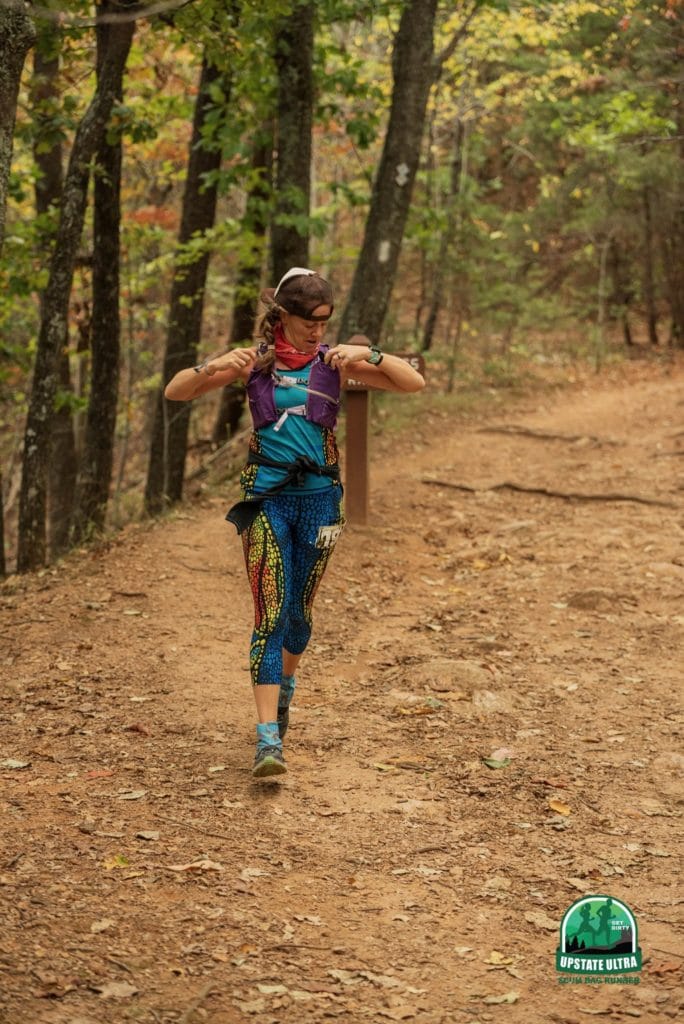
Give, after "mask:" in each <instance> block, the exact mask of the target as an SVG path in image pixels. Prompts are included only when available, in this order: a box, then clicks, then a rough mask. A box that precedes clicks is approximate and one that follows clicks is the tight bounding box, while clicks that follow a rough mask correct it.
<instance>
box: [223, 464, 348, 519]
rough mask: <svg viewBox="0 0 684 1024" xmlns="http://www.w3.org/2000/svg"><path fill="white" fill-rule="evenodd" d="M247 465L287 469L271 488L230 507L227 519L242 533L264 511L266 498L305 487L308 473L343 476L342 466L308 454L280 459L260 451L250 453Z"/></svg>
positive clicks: (335, 476) (329, 476)
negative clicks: (293, 488)
mask: <svg viewBox="0 0 684 1024" xmlns="http://www.w3.org/2000/svg"><path fill="white" fill-rule="evenodd" d="M247 464H248V465H250V466H270V467H271V469H284V470H285V476H284V477H283V479H282V480H281V481H280V483H277V484H274V486H273V487H270V488H269V489H268V490H267V491H263V492H262V493H261V494H255V495H253V496H252V497H251V498H245V499H244V501H238V502H237V503H236V504H235V505H233V507H232V508H230V509H229V510H228V513H227V514H226V519H227V520H228V522H229V523H232V524H233V526H234V527H235V529H236V530H237V532H238V533H242V532H243V530H246V529H248V528H249V527H250V526H251V525H252V523H253V522H254V520H255V519H256V517H257V516H258V514H259V512H260V511H261V506H262V505H263V503H264V501H265V500H266V498H272V497H273V496H274V495H275V494H280V493H281V492H282V491H284V490H285V488H286V487H291V486H295V487H303V486H304V480H305V477H306V475H307V473H312V474H313V475H314V476H325V477H328V479H329V480H335V481H337V482H339V479H340V467H339V466H338V465H337V464H335V465H334V466H319V465H318V463H316V462H314V461H313V459H310V458H309V456H308V455H298V456H297V458H296V459H295V460H294V462H278V461H277V460H276V459H269V458H267V457H266V456H265V455H260V454H259V453H258V452H250V453H249V456H248V458H247Z"/></svg>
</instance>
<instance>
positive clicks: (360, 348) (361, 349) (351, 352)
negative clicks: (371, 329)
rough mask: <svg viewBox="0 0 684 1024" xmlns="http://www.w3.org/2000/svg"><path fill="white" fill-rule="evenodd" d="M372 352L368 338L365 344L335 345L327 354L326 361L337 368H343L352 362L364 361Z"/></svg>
mask: <svg viewBox="0 0 684 1024" xmlns="http://www.w3.org/2000/svg"><path fill="white" fill-rule="evenodd" d="M369 352H370V347H369V344H368V343H367V339H364V344H363V345H349V344H346V345H334V346H333V347H332V348H331V349H328V351H327V352H326V354H325V362H326V363H328V365H329V366H332V367H333V368H334V369H336V370H342V369H344V367H346V366H349V365H350V364H351V363H364V362H365V361H366V360H367V359H368V355H369Z"/></svg>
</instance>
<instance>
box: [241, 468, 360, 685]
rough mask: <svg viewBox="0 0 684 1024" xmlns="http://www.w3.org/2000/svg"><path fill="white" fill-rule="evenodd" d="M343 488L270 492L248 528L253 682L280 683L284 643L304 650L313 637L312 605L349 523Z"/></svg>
mask: <svg viewBox="0 0 684 1024" xmlns="http://www.w3.org/2000/svg"><path fill="white" fill-rule="evenodd" d="M341 495H342V489H341V487H339V486H334V487H330V488H329V489H326V490H325V491H313V492H309V493H306V494H302V495H298V494H297V495H290V494H278V495H276V496H275V497H273V498H267V499H266V500H265V501H264V503H263V505H262V507H261V511H260V512H259V514H258V515H257V517H256V519H255V520H254V522H253V523H252V525H251V526H250V527H249V528H248V529H247V530H245V531H244V533H243V534H242V543H243V548H244V553H245V564H246V566H247V575H248V577H249V582H250V586H251V589H252V596H253V598H254V632H253V633H252V642H251V646H250V659H249V661H250V671H251V674H252V683H253V684H254V685H255V686H256V685H258V684H271V685H280V679H281V675H282V666H283V657H282V652H283V648H285V650H286V651H289V652H290V654H301V653H302V652H303V651H304V650H305V648H306V645H307V644H308V642H309V639H310V637H311V609H312V606H313V601H314V597H315V596H316V591H317V589H318V584H319V583H320V582H321V579H322V578H323V573H324V572H325V569H326V566H327V564H328V560H329V558H330V555H331V553H332V550H333V547H334V546H335V542H336V540H337V536H338V535H339V533H340V530H341V528H342V526H343V524H344V517H343V514H342V507H341Z"/></svg>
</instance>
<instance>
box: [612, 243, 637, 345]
mask: <svg viewBox="0 0 684 1024" xmlns="http://www.w3.org/2000/svg"><path fill="white" fill-rule="evenodd" d="M608 255H609V263H610V273H611V276H612V278H613V294H612V301H613V302H614V303H615V305H616V306H617V307H618V311H619V314H618V315H619V318H620V323H621V324H622V337H623V340H624V343H625V345H626V346H627V347H628V348H629V347H631V346H632V345H633V344H634V339H633V337H632V328H631V325H630V322H629V307H630V304H631V302H632V298H633V293H632V288H631V287H630V284H629V268H627V269H626V268H625V263H624V260H623V259H622V255H621V253H620V247H619V245H618V244H617V242H616V241H615V239H614V238H611V240H610V249H609V254H608Z"/></svg>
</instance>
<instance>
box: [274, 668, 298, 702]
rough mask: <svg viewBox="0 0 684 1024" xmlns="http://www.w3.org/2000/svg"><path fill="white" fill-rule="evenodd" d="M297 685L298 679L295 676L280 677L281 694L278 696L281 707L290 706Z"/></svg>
mask: <svg viewBox="0 0 684 1024" xmlns="http://www.w3.org/2000/svg"><path fill="white" fill-rule="evenodd" d="M295 686H296V680H295V677H294V676H286V675H285V673H284V672H283V675H282V676H281V679H280V696H279V698H278V707H279V708H289V706H290V701H291V700H292V695H293V694H294V691H295Z"/></svg>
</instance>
